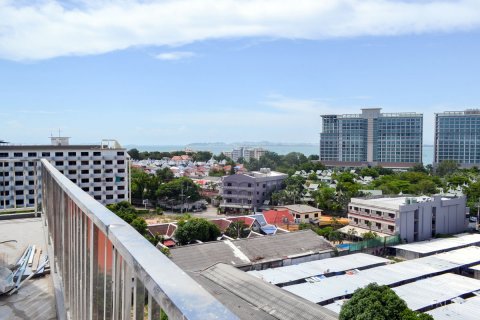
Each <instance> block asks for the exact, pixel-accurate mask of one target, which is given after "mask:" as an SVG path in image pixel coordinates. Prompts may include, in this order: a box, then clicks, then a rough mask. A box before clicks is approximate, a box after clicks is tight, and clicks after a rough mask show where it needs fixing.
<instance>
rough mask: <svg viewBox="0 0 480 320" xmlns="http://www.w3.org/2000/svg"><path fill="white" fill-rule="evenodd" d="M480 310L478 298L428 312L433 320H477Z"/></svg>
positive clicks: (479, 297) (479, 299) (479, 298)
mask: <svg viewBox="0 0 480 320" xmlns="http://www.w3.org/2000/svg"><path fill="white" fill-rule="evenodd" d="M478 310H480V296H477V297H472V298H469V299H466V300H465V301H463V302H461V303H460V302H459V303H455V302H454V303H451V304H448V305H446V306H443V307H439V308H436V309H433V310H431V311H428V312H427V313H428V314H429V315H431V316H433V318H434V319H435V320H457V319H461V320H478Z"/></svg>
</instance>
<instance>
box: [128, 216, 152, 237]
mask: <svg viewBox="0 0 480 320" xmlns="http://www.w3.org/2000/svg"><path fill="white" fill-rule="evenodd" d="M130 225H131V226H132V227H133V228H135V230H137V231H138V233H140V234H142V235H145V234H147V233H148V230H147V223H146V222H145V220H144V219H143V218H138V217H137V218H135V219H133V221H132V222H131V223H130Z"/></svg>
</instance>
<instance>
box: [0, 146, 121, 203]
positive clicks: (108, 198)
mask: <svg viewBox="0 0 480 320" xmlns="http://www.w3.org/2000/svg"><path fill="white" fill-rule="evenodd" d="M128 158H129V156H128V154H127V151H126V150H125V149H124V148H122V147H121V146H120V144H118V142H117V141H115V140H102V142H101V143H100V144H99V145H70V144H69V138H66V137H52V138H51V144H50V145H10V144H4V145H0V210H1V209H21V208H25V207H34V206H35V204H36V202H35V201H36V199H37V196H38V197H39V198H40V197H41V189H38V194H37V193H36V192H37V188H36V187H37V185H38V184H39V181H40V176H41V172H40V170H39V169H38V168H39V166H40V161H39V159H47V160H49V161H50V162H51V163H52V164H53V165H54V166H55V167H56V168H57V169H58V170H59V171H60V172H61V173H63V174H64V175H65V176H66V177H67V178H69V179H70V180H71V181H72V182H74V183H76V184H77V185H78V186H79V187H80V188H82V189H83V190H84V191H86V192H88V193H89V194H90V195H91V196H92V197H94V198H95V199H96V200H97V201H99V202H101V203H102V204H104V205H106V204H111V203H115V202H118V201H123V200H129V198H130V197H129V194H130V193H129V166H128Z"/></svg>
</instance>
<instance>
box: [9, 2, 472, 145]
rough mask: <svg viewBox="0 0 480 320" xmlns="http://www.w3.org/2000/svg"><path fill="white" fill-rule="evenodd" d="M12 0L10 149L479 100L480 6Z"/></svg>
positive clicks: (215, 131) (264, 136)
mask: <svg viewBox="0 0 480 320" xmlns="http://www.w3.org/2000/svg"><path fill="white" fill-rule="evenodd" d="M91 3H92V2H91V1H81V0H70V1H62V2H59V1H50V0H37V1H12V0H6V1H5V0H4V1H1V0H0V140H2V139H3V140H6V141H10V142H12V143H24V144H28V143H35V144H37V143H48V137H49V136H50V134H51V133H52V134H54V135H57V134H58V130H59V129H60V130H61V132H62V135H66V136H70V137H72V143H92V142H99V141H100V140H101V139H102V138H113V139H117V140H118V141H119V142H120V143H121V144H123V145H184V144H189V143H194V142H217V141H222V142H226V143H231V142H237V141H272V142H285V143H287V142H290V143H317V142H318V140H319V132H320V129H321V125H320V123H321V118H320V115H321V114H339V113H360V109H361V108H363V107H381V108H383V110H382V111H383V112H421V113H423V114H424V144H432V143H433V134H434V130H433V120H434V113H435V112H443V111H450V110H453V111H454V110H464V109H467V108H476V107H480V103H479V101H480V91H479V90H478V83H479V78H480V63H479V62H478V56H479V54H480V33H479V27H480V1H474V0H463V1H453V0H452V1H450V0H444V1H422V0H419V1H407V0H405V1H386V0H363V1H353V0H329V1H314V0H303V1H302V0H296V1H290V0H285V1H282V2H278V1H270V0H265V1H257V0H251V1H247V2H245V1H234V0H224V1H213V0H205V1H201V2H198V1H193V0H178V1H170V0H167V1H144V0H143V1H133V0H125V1H97V2H95V4H91Z"/></svg>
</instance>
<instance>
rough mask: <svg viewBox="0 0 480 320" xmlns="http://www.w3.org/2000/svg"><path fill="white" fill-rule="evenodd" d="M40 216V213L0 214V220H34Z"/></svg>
mask: <svg viewBox="0 0 480 320" xmlns="http://www.w3.org/2000/svg"><path fill="white" fill-rule="evenodd" d="M38 216H40V213H38V215H37V213H35V212H27V213H6V214H0V220H12V219H25V218H35V217H38Z"/></svg>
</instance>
